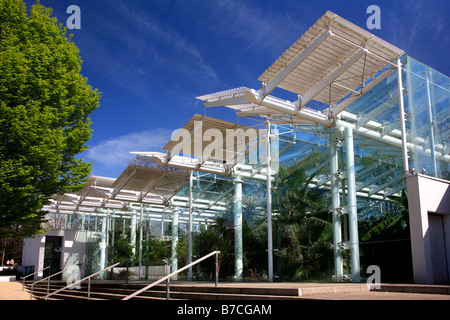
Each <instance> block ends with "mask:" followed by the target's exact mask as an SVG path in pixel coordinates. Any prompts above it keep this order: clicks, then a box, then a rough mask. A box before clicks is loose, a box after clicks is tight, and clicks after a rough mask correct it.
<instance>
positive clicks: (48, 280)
mask: <svg viewBox="0 0 450 320" xmlns="http://www.w3.org/2000/svg"><path fill="white" fill-rule="evenodd" d="M81 265H82V263H79V264H77V266H78V267H80V266H81ZM74 266H75V265H72V266H70V267H67V268H65V269H64V270H61V271H58V272H56V273H54V274H52V275H49V276H48V277H46V278H43V279H41V280H38V281H36V282H33V283H32V284H31V290H30V300H32V299H33V287H34V285H35V284H37V283H39V282H42V281H44V280H47V294H49V292H50V279H51V278H53V277H54V276H56V275H58V274H60V273H63V272H65V271H67V270H69V269H71V268H73V267H74Z"/></svg>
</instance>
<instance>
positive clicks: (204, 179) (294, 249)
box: [23, 12, 450, 283]
mask: <svg viewBox="0 0 450 320" xmlns="http://www.w3.org/2000/svg"><path fill="white" fill-rule="evenodd" d="M258 80H260V81H261V83H262V86H261V89H259V90H254V89H251V88H247V87H240V88H236V89H230V90H226V91H222V92H218V93H212V94H207V95H204V96H201V97H198V99H200V100H201V101H203V103H204V106H205V110H207V108H211V107H227V108H231V109H234V110H235V111H236V113H237V115H238V116H239V117H241V118H240V119H242V121H239V122H240V124H236V123H231V122H228V121H223V120H220V119H214V118H211V117H208V116H206V115H198V114H196V115H194V116H193V117H192V118H191V119H190V120H189V121H188V122H187V123H186V125H185V126H184V127H183V128H182V129H181V130H179V131H178V132H177V133H176V134H175V135H174V137H173V138H172V140H171V141H169V142H168V143H167V145H166V146H165V147H164V148H163V149H164V150H163V151H155V152H153V151H152V150H150V151H149V152H136V160H135V161H134V163H133V164H130V165H129V166H128V168H127V169H126V170H125V171H124V172H123V173H122V174H121V175H120V176H119V177H118V178H117V179H113V178H105V177H96V176H92V177H91V178H90V180H89V183H88V185H87V186H85V187H84V188H83V189H82V190H80V191H79V192H78V193H76V194H65V195H57V196H55V197H54V199H53V200H52V203H51V204H50V205H49V206H46V207H44V208H43V210H45V211H48V215H49V217H51V218H52V219H51V221H50V222H49V224H50V223H51V225H50V228H52V229H54V230H52V231H50V232H49V233H48V234H47V235H44V236H40V238H39V239H40V240H39V241H37V240H36V239H27V241H26V242H25V246H24V262H23V263H24V264H26V263H28V264H33V265H37V269H41V268H43V267H45V266H48V265H51V264H52V263H56V264H58V263H59V265H58V266H57V267H56V269H59V270H62V269H64V268H66V267H68V266H69V265H75V264H82V267H81V268H82V273H84V274H85V275H89V274H92V273H94V272H96V271H99V270H101V269H103V268H105V267H106V266H108V265H111V264H112V263H115V262H118V261H120V260H123V259H125V258H132V262H133V265H134V266H135V267H136V274H135V276H136V277H137V278H139V279H148V278H149V276H151V268H149V266H155V265H167V266H170V269H171V271H175V270H177V269H178V268H179V267H182V266H184V265H186V264H187V263H189V262H191V261H193V260H195V259H196V258H199V257H202V256H204V255H206V254H208V253H210V252H212V251H214V250H219V251H220V252H221V254H220V257H219V266H220V277H221V278H223V279H227V280H234V281H257V280H260V281H263V280H264V281H275V280H280V281H354V282H360V281H364V279H365V278H366V277H367V276H368V274H367V273H366V270H367V268H368V267H369V266H370V265H376V266H378V267H379V268H380V270H381V275H382V279H381V280H382V281H388V282H413V281H414V282H419V283H438V282H449V278H450V267H449V265H450V264H449V263H448V262H449V260H450V259H449V257H450V236H449V234H450V218H449V214H450V188H449V187H448V186H449V183H450V182H449V181H450V173H449V171H450V108H449V106H450V78H449V77H447V76H445V75H443V74H441V73H439V72H438V71H436V70H433V69H432V68H430V67H428V66H426V65H424V64H422V63H420V62H419V61H416V60H414V59H413V58H411V57H409V56H408V55H406V54H405V53H404V52H403V51H402V50H401V49H399V48H396V47H395V46H393V45H391V44H389V43H387V42H385V41H383V40H381V39H379V38H377V37H376V36H374V35H372V34H370V33H368V32H367V31H365V30H363V29H361V28H359V27H357V26H355V25H353V24H352V23H350V22H348V21H346V20H345V19H343V18H341V17H339V16H337V15H335V14H334V13H332V12H327V13H326V14H325V15H324V16H322V17H321V18H320V19H319V20H318V21H317V22H316V24H314V25H313V26H312V27H311V28H310V29H309V30H308V31H307V32H306V33H305V34H304V35H303V36H302V37H301V38H300V39H299V40H298V41H297V42H295V43H294V44H293V45H292V46H291V47H290V48H289V49H288V50H286V52H284V53H283V54H282V55H281V56H280V57H279V58H278V59H277V60H276V61H275V62H274V64H273V65H272V66H270V67H269V68H268V69H267V70H266V71H265V72H264V73H263V74H262V75H261V76H260V78H259V79H258ZM278 96H283V98H279V97H278ZM286 97H288V98H287V99H286ZM241 123H246V125H243V124H241ZM46 237H47V240H46ZM54 237H60V239H61V240H60V242H59V243H58V244H56V245H54V244H53V242H50V241H49V239H54ZM52 241H53V240H52ZM81 243H82V245H81ZM77 244H78V245H77ZM39 246H40V247H39ZM52 246H56V247H58V248H59V249H60V250H59V251H60V255H59V256H57V257H56V258H55V256H54V255H52V254H51V251H52V250H54V248H53V247H52ZM37 247H39V248H45V250H44V249H41V251H39V252H41V254H37V253H36V252H37V251H36V250H37ZM52 248H53V249H52ZM44 251H45V253H44ZM47 251H48V252H49V253H47ZM55 259H56V262H54V261H55ZM58 259H59V260H58ZM212 263H213V262H211V263H210V264H211V265H210V264H208V263H205V265H204V266H203V265H202V264H201V265H200V267H197V266H195V267H194V268H192V269H189V271H188V272H187V273H186V275H183V276H182V277H186V278H187V279H197V280H203V279H210V277H212V273H213V271H212V270H213V266H212ZM105 276H106V277H109V276H108V275H105ZM102 277H103V275H102Z"/></svg>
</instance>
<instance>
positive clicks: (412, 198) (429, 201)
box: [406, 174, 450, 284]
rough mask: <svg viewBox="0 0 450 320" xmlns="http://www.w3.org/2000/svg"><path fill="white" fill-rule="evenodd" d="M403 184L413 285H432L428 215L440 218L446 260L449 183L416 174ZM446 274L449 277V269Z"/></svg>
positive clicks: (449, 253) (449, 251) (449, 240)
mask: <svg viewBox="0 0 450 320" xmlns="http://www.w3.org/2000/svg"><path fill="white" fill-rule="evenodd" d="M406 182H407V188H408V206H409V222H410V230H411V250H412V260H413V261H412V262H413V273H414V282H415V283H428V284H432V283H434V282H435V281H434V276H433V265H432V257H431V241H430V234H429V222H428V215H429V213H436V214H439V215H442V217H443V221H444V229H445V234H446V235H447V237H446V242H447V243H446V247H447V257H448V258H450V182H449V181H445V180H441V179H436V178H432V177H428V176H424V175H420V174H417V175H409V176H407V177H406ZM448 262H450V261H448ZM449 268H450V267H449ZM448 272H449V274H450V270H448Z"/></svg>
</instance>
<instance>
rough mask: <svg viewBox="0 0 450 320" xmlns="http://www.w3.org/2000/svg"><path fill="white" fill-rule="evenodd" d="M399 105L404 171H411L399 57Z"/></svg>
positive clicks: (398, 60) (406, 172)
mask: <svg viewBox="0 0 450 320" xmlns="http://www.w3.org/2000/svg"><path fill="white" fill-rule="evenodd" d="M397 86H398V107H399V111H400V129H401V132H402V153H403V171H404V172H405V174H408V173H409V161H408V142H407V140H406V119H405V104H404V100H403V79H402V62H401V60H400V58H398V59H397Z"/></svg>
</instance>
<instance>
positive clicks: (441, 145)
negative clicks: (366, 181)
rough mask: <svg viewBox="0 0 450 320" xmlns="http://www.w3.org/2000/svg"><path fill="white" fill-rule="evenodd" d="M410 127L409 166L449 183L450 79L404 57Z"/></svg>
mask: <svg viewBox="0 0 450 320" xmlns="http://www.w3.org/2000/svg"><path fill="white" fill-rule="evenodd" d="M405 71H406V79H407V82H406V83H407V90H408V100H407V101H408V109H409V112H410V114H411V124H410V126H409V131H408V141H409V142H411V143H412V144H414V154H413V157H412V162H413V163H412V167H413V168H414V169H415V170H416V171H417V172H418V173H422V174H426V175H430V176H434V177H437V178H441V179H446V180H449V179H450V176H449V165H450V155H449V154H450V150H449V142H450V78H449V77H447V76H445V75H443V74H442V73H439V72H437V71H436V70H434V69H432V68H430V67H428V66H426V65H424V64H422V63H420V62H418V61H416V60H414V59H412V58H411V57H407V59H406V63H405Z"/></svg>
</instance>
